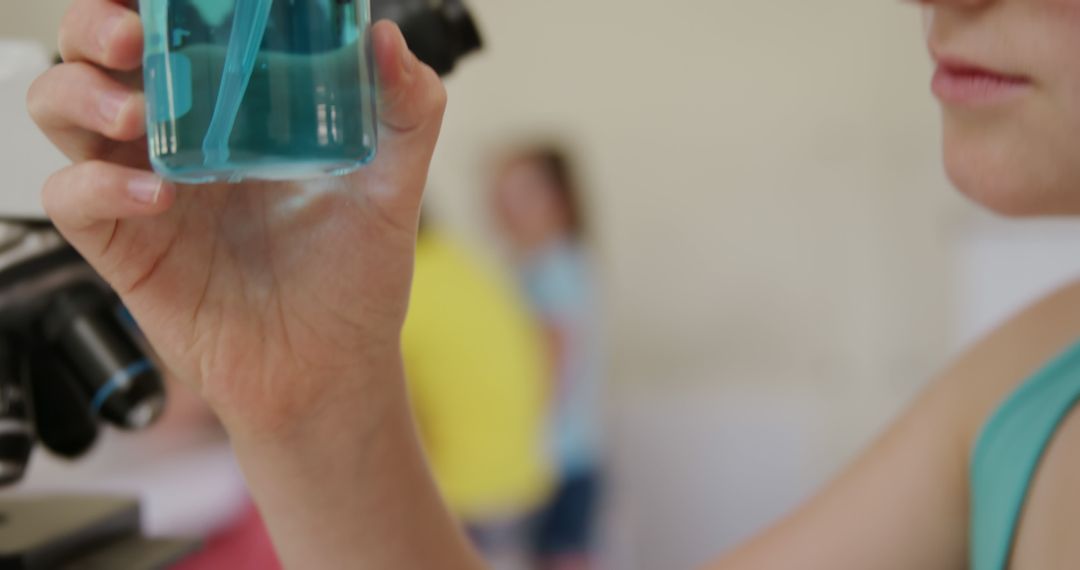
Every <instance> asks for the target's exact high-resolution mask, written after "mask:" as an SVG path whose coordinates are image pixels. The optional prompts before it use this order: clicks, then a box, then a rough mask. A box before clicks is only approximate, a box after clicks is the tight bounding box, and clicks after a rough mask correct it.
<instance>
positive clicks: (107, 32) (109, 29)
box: [98, 13, 127, 53]
mask: <svg viewBox="0 0 1080 570" xmlns="http://www.w3.org/2000/svg"><path fill="white" fill-rule="evenodd" d="M126 16H127V14H123V13H121V14H115V15H113V16H110V17H109V18H108V19H107V20H105V22H104V23H102V24H101V27H100V28H98V44H99V45H100V46H101V53H108V51H109V42H110V41H111V40H112V37H113V34H115V33H116V30H117V28H119V27H120V24H121V23H122V22H123V21H124V18H125V17H126Z"/></svg>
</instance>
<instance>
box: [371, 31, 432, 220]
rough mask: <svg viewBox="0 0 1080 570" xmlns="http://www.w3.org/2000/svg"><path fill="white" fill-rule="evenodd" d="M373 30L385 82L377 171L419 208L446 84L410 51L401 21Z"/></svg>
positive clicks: (382, 84) (388, 185)
mask: <svg viewBox="0 0 1080 570" xmlns="http://www.w3.org/2000/svg"><path fill="white" fill-rule="evenodd" d="M371 34H372V47H373V49H374V52H375V63H376V67H377V68H378V74H379V84H380V94H379V123H380V125H379V126H380V132H379V154H378V157H377V158H376V159H375V162H374V163H373V164H372V165H371V170H372V173H373V174H374V175H375V176H376V177H377V178H378V179H379V181H380V182H384V183H385V184H383V185H382V186H384V187H386V188H389V189H390V190H389V191H391V192H393V193H394V194H396V195H397V196H396V197H400V198H403V199H407V200H406V202H408V203H411V202H415V205H416V206H417V207H418V205H419V200H420V195H421V194H422V192H423V187H424V184H425V183H426V181H427V172H428V166H429V164H430V162H431V157H432V154H433V153H434V151H435V143H436V142H437V141H438V138H439V130H440V128H441V127H442V119H443V113H444V111H445V110H446V89H445V88H444V87H443V84H442V80H441V79H439V76H438V75H437V74H436V73H435V71H434V70H432V69H431V68H430V67H428V66H427V65H425V64H424V63H423V62H421V61H420V60H419V59H417V58H416V56H415V55H413V53H412V52H411V51H409V47H408V46H407V45H406V43H405V38H404V36H403V35H402V34H401V30H400V29H399V28H398V27H397V25H396V24H394V23H392V22H388V21H383V22H379V23H378V24H376V25H375V26H374V27H373V28H372V31H371ZM401 193H405V195H401Z"/></svg>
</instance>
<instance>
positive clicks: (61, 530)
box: [0, 496, 200, 570]
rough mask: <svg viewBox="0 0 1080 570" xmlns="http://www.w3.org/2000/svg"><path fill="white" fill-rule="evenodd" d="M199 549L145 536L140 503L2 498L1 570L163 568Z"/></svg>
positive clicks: (195, 545)
mask: <svg viewBox="0 0 1080 570" xmlns="http://www.w3.org/2000/svg"><path fill="white" fill-rule="evenodd" d="M199 546H200V543H199V542H198V541H195V540H171V539H148V538H145V537H143V536H141V534H140V531H139V504H138V502H137V501H135V500H131V499H118V498H108V497H72V496H50V497H36V498H6V499H2V500H0V570H9V569H10V570H38V569H57V568H59V569H68V570H106V569H108V570H158V569H165V568H168V567H170V566H172V565H173V564H176V563H177V562H179V561H180V560H182V559H183V558H184V557H185V556H187V555H189V554H191V553H193V552H194V551H196V550H198V548H199Z"/></svg>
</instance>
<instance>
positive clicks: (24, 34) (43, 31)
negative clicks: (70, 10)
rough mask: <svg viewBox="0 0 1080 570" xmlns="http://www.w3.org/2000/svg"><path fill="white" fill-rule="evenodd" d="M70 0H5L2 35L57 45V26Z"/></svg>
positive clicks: (0, 8) (0, 11) (0, 20)
mask: <svg viewBox="0 0 1080 570" xmlns="http://www.w3.org/2000/svg"><path fill="white" fill-rule="evenodd" d="M68 3H69V2H68V0H4V3H3V4H0V37H5V38H21V39H35V40H38V41H40V42H41V43H43V44H45V45H48V46H55V45H56V28H57V26H58V25H59V24H60V18H61V17H62V16H63V14H64V10H65V9H66V8H67V5H68Z"/></svg>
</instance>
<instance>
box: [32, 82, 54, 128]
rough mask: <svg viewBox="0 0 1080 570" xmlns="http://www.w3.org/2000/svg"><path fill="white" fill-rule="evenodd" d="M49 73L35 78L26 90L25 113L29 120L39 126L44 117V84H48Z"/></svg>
mask: <svg viewBox="0 0 1080 570" xmlns="http://www.w3.org/2000/svg"><path fill="white" fill-rule="evenodd" d="M49 73H50V72H45V73H43V74H41V75H39V76H38V77H37V79H35V80H34V82H33V83H31V84H30V88H29V89H27V90H26V112H27V113H29V114H30V118H31V119H33V120H34V122H35V123H37V124H38V125H40V124H41V123H42V119H43V118H44V117H45V93H46V88H45V84H46V83H47V82H48V80H49V78H48V75H49Z"/></svg>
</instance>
